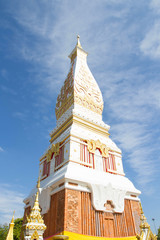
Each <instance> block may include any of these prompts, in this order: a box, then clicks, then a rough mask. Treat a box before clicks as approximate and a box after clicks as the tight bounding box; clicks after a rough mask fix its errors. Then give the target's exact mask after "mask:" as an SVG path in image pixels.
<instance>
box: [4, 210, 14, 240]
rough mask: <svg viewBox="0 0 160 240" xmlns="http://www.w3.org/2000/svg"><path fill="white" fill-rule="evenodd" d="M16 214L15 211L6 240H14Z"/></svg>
mask: <svg viewBox="0 0 160 240" xmlns="http://www.w3.org/2000/svg"><path fill="white" fill-rule="evenodd" d="M14 214H15V211H14V212H13V217H12V220H11V223H10V224H9V231H8V234H7V237H6V240H13V227H14Z"/></svg>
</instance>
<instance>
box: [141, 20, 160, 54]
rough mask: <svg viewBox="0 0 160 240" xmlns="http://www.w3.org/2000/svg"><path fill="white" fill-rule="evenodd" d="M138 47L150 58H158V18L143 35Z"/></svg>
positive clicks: (159, 29)
mask: <svg viewBox="0 0 160 240" xmlns="http://www.w3.org/2000/svg"><path fill="white" fill-rule="evenodd" d="M140 49H141V51H142V52H143V53H144V54H145V55H147V56H149V57H151V58H160V18H159V19H158V20H156V22H155V23H154V26H153V27H152V28H151V29H150V30H149V31H148V32H147V34H146V35H145V37H144V39H143V40H142V42H141V44H140Z"/></svg>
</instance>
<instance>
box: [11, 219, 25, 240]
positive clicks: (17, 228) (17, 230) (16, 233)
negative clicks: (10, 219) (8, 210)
mask: <svg viewBox="0 0 160 240" xmlns="http://www.w3.org/2000/svg"><path fill="white" fill-rule="evenodd" d="M22 223H23V218H17V219H15V221H14V229H13V239H14V240H20V235H21V229H22Z"/></svg>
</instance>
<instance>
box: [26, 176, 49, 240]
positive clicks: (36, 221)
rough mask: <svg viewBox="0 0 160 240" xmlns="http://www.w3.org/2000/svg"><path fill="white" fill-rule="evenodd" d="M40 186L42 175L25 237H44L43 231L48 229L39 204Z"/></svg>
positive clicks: (28, 218)
mask: <svg viewBox="0 0 160 240" xmlns="http://www.w3.org/2000/svg"><path fill="white" fill-rule="evenodd" d="M39 188H40V177H39V178H38V182H37V193H36V197H35V201H34V206H33V208H32V209H31V212H30V214H29V216H26V218H27V222H26V223H25V224H24V227H25V231H24V235H25V236H24V238H25V239H27V240H29V239H34V238H36V239H37V236H38V239H43V232H44V231H45V229H46V225H45V224H44V220H43V218H42V216H41V213H40V212H41V209H40V206H39Z"/></svg>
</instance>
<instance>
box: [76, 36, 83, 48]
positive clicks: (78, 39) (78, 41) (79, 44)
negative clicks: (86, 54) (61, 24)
mask: <svg viewBox="0 0 160 240" xmlns="http://www.w3.org/2000/svg"><path fill="white" fill-rule="evenodd" d="M77 46H78V47H80V48H82V46H81V43H80V36H79V35H77Z"/></svg>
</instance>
